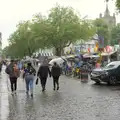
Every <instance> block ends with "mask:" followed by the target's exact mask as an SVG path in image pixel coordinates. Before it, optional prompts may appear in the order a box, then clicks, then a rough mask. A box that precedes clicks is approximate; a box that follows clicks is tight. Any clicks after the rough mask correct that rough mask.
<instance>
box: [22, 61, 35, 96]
mask: <svg viewBox="0 0 120 120" xmlns="http://www.w3.org/2000/svg"><path fill="white" fill-rule="evenodd" d="M24 72H25V82H26V93H27V95H29V89H30V93H31V97H33V82H34V77H35V74H36V70H35V69H34V68H33V66H32V64H31V63H28V64H27V67H26V68H25V69H24Z"/></svg>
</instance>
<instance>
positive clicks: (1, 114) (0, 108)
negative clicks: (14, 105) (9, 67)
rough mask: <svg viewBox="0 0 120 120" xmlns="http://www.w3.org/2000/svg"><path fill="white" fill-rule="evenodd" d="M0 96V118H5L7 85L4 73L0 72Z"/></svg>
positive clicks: (3, 119) (6, 112)
mask: <svg viewBox="0 0 120 120" xmlns="http://www.w3.org/2000/svg"><path fill="white" fill-rule="evenodd" d="M0 79H1V87H0V92H1V97H0V120H7V118H8V115H9V102H8V87H7V78H6V75H5V74H4V73H1V78H0Z"/></svg>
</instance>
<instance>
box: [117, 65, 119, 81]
mask: <svg viewBox="0 0 120 120" xmlns="http://www.w3.org/2000/svg"><path fill="white" fill-rule="evenodd" d="M116 77H117V79H118V80H119V81H120V65H119V66H118V68H117V69H116Z"/></svg>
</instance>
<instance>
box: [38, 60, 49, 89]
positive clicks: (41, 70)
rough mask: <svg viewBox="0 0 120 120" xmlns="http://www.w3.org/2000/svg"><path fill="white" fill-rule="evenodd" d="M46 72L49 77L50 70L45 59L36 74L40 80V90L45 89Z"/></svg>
mask: <svg viewBox="0 0 120 120" xmlns="http://www.w3.org/2000/svg"><path fill="white" fill-rule="evenodd" d="M48 74H49V76H50V77H51V72H50V69H49V66H48V63H47V61H46V60H44V62H43V64H42V65H41V66H40V68H39V70H38V73H37V76H38V77H39V78H40V80H41V86H42V91H45V90H46V89H45V87H46V82H47V78H48Z"/></svg>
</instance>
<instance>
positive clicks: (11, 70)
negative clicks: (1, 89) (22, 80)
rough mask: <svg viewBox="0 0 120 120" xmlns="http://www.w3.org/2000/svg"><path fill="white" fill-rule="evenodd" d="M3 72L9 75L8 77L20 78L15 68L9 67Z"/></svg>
mask: <svg viewBox="0 0 120 120" xmlns="http://www.w3.org/2000/svg"><path fill="white" fill-rule="evenodd" d="M5 72H6V73H7V74H9V76H10V77H14V78H18V77H19V76H20V72H19V70H18V69H17V68H15V67H14V66H13V65H9V66H8V67H7V68H6V70H5Z"/></svg>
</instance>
